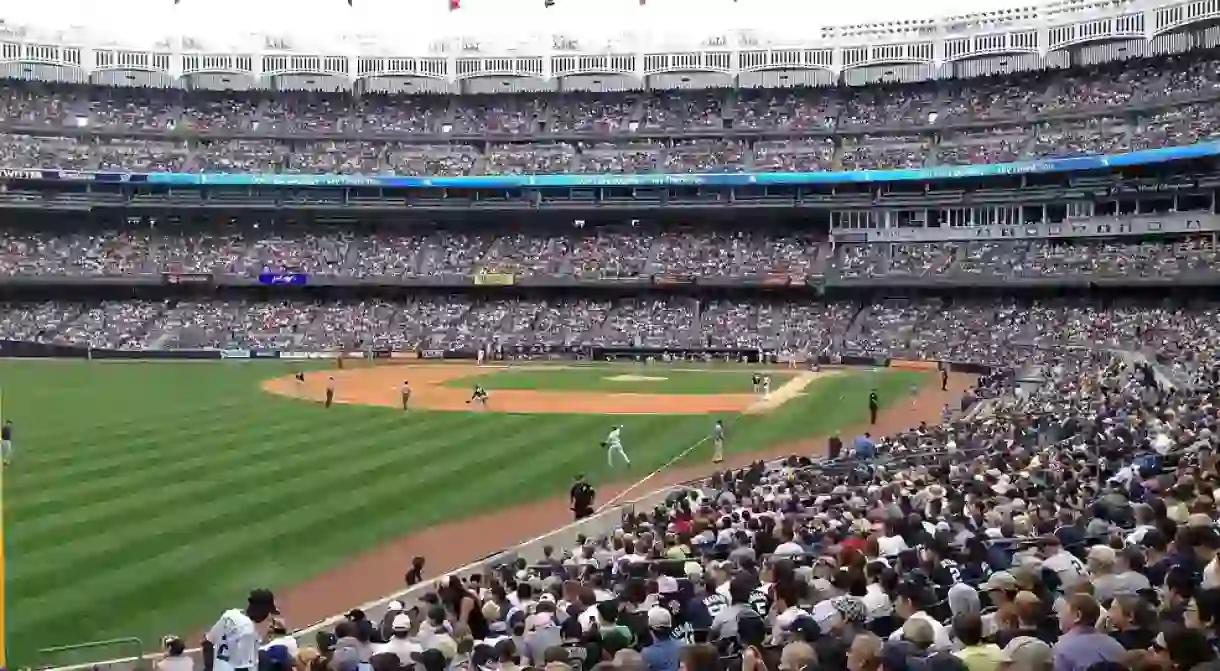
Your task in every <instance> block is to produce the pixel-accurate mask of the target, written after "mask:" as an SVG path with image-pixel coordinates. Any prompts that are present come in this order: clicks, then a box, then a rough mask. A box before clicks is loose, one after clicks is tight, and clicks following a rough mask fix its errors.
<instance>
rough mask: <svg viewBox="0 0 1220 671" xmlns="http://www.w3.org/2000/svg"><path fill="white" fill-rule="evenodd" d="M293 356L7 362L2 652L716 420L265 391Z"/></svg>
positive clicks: (815, 392)
mask: <svg viewBox="0 0 1220 671" xmlns="http://www.w3.org/2000/svg"><path fill="white" fill-rule="evenodd" d="M288 372H289V369H288V368H287V367H286V366H283V365H280V364H275V363H246V364H213V365H201V364H161V363H157V364H151V363H149V364H112V363H92V364H90V363H68V362H0V386H2V388H3V391H4V414H5V416H6V417H8V418H11V419H13V421H14V423H15V426H16V432H15V441H14V442H15V444H16V447H17V455H16V461H15V464H14V466H13V467H12V468H11V469H10V470H9V471H7V472H6V476H7V477H6V480H5V503H6V509H5V515H6V528H5V530H6V541H7V543H8V555H7V556H8V557H9V563H8V567H7V568H8V581H9V582H8V615H9V621H8V622H7V626H8V640H9V646H10V661H11V662H14V663H15V664H25V663H35V662H37V661H38V660H37V659H36V658H35V652H36V651H37V649H39V648H42V647H47V646H51V645H61V644H69V643H78V642H82V641H86V640H96V639H103V638H112V637H119V636H131V635H135V636H139V637H140V638H141V639H142V640H143V641H144V642H145V644H146V645H147V646H152V645H155V641H156V640H157V638H158V636H159V635H161V634H164V633H166V632H176V633H180V634H182V633H188V632H192V631H198V630H199V629H200V628H201V627H202V626H204V625H206V624H210V620H211V619H212V618H214V617H215V616H216V615H217V614H218V613H219V612H220V610H221V609H222V608H224V607H228V606H232V605H236V604H239V603H240V602H241V599H242V597H243V596H244V594H245V592H246V591H247V590H248V589H250V588H251V587H255V586H271V587H281V588H282V587H285V586H288V585H292V584H295V583H298V582H301V581H303V580H305V579H307V578H308V577H310V576H311V575H316V574H318V573H320V572H322V571H324V570H326V569H329V568H333V567H334V566H337V565H339V564H340V563H342V562H343V560H344V559H345V558H348V557H350V556H352V555H354V554H357V553H359V552H361V551H365V550H368V549H371V548H372V547H375V546H376V545H378V544H380V543H383V542H386V541H388V540H390V539H393V538H395V537H398V536H401V535H403V534H405V533H407V532H410V531H411V530H413V529H419V528H421V527H424V526H427V525H429V524H432V523H435V522H437V521H440V520H442V519H450V518H454V517H464V516H470V515H474V514H477V513H478V512H480V511H483V510H486V509H488V508H490V507H493V506H502V505H511V504H513V503H519V502H524V501H526V500H534V499H539V498H544V497H547V496H553V495H556V494H558V493H561V492H562V491H563V490H564V489H566V486H567V484H568V483H569V481H570V478H571V476H572V475H573V474H574V473H576V472H579V471H584V472H587V473H588V474H589V475H590V476H591V478H592V479H593V480H594V481H605V480H607V479H610V478H613V479H615V480H622V479H625V478H628V479H629V478H630V477H631V473H638V474H639V475H640V476H642V475H643V474H645V473H647V472H649V471H651V470H653V469H655V468H657V467H659V466H660V465H661V464H663V463H665V462H666V461H668V460H669V459H670V458H672V456H673V455H675V454H677V453H678V452H680V451H681V450H682V449H684V448H685V447H686V446H688V445H690V444H692V443H694V442H695V441H697V440H699V439H700V438H702V437H704V436H705V435H706V434H707V432H708V430H709V429H710V425H711V418H708V417H672V416H666V417H661V416H657V417H649V416H631V417H622V418H609V417H604V416H596V415H547V416H542V415H496V414H494V413H429V412H408V413H402V412H398V411H394V410H390V409H387V408H371V407H359V406H341V407H339V406H337V407H335V408H332V409H331V410H329V411H326V410H323V409H322V408H321V407H320V406H318V405H317V404H311V403H303V402H298V401H292V400H288V399H284V398H279V397H275V396H271V395H267V394H263V393H262V392H260V391H259V390H258V382H259V381H261V380H262V379H265V378H268V377H274V376H277V375H283V374H286V373H288ZM901 377H902V376H901V375H899V374H888V375H880V376H844V377H839V378H830V379H828V380H826V381H825V383H824V384H819V385H818V386H816V387H814V388H812V389H811V392H810V394H809V395H808V396H806V397H804V398H802V399H799V402H794V403H793V404H790V405H789V406H786V407H785V408H783V409H781V411H780V412H777V413H776V414H775V415H773V416H771V417H767V418H753V417H752V418H742V419H741V420H740V421H738V422H736V423H734V424H733V425H732V429H731V432H730V449H733V450H736V451H744V450H748V449H757V448H760V447H765V446H769V445H774V444H777V443H780V442H784V441H787V440H794V439H796V438H799V437H801V436H805V435H810V434H819V433H825V432H826V431H827V430H828V429H829V428H830V427H833V426H836V425H840V424H842V423H847V422H849V421H850V420H851V417H848V416H845V415H849V414H851V412H850V411H842V410H836V409H832V410H830V411H828V409H827V406H829V405H832V404H833V405H839V404H841V403H842V401H839V400H838V397H839V396H847V395H849V394H850V395H855V394H859V395H861V397H860V398H858V399H857V400H855V401H853V403H854V405H855V406H859V408H860V410H859V411H857V412H856V413H855V414H856V415H857V417H856V420H857V421H858V419H859V416H858V415H859V414H860V412H862V411H863V398H862V396H863V395H866V394H867V386H868V385H869V384H871V383H872V382H870V381H868V379H869V378H873V380H874V381H876V382H877V383H879V384H880V385H881V386H882V387H885V388H891V390H897V389H901V388H903V387H904V386H906V385H907V384H909V381H902V380H900V378H901ZM887 395H893V394H892V393H890V392H883V397H884V396H887ZM819 406H821V407H819ZM612 421H613V422H615V423H623V424H625V425H626V428H625V429H624V439H625V444H626V446H627V449H628V450H629V452H630V453H631V456H632V459H633V462H634V464H633V466H634V467H633V470H632V471H631V472H630V473H624V472H622V471H620V470H616V471H614V472H611V471H609V470H608V469H607V468H606V466H605V453H604V451H603V450H602V449H601V448H600V447H599V446H598V442H599V441H600V440H601V438H602V437H603V436H604V435H605V432H606V431H607V430H608V429H609V426H610V424H611V422H612ZM707 456H708V455H706V454H702V455H701V454H699V451H696V453H695V454H693V455H691V457H690V458H691V459H706V458H707ZM637 477H638V476H637ZM404 568H405V567H404ZM287 615H288V617H289V618H291V615H292V614H291V613H288V614H287ZM300 624H304V623H300Z"/></svg>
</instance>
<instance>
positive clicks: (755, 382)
mask: <svg viewBox="0 0 1220 671" xmlns="http://www.w3.org/2000/svg"><path fill="white" fill-rule="evenodd" d="M750 388H751V389H752V390H753V392H754V393H755V394H757V393H758V390H759V389H761V388H762V375H759V374H758V373H755V374H754V377H752V378H750Z"/></svg>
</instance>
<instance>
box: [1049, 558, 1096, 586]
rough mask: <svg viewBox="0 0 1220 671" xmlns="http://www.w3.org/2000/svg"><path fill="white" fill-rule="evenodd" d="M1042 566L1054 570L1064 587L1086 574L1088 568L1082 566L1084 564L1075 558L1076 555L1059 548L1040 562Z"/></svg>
mask: <svg viewBox="0 0 1220 671" xmlns="http://www.w3.org/2000/svg"><path fill="white" fill-rule="evenodd" d="M1042 568H1048V569H1050V570H1052V571H1054V572H1055V574H1056V575H1058V576H1059V582H1061V583H1063V586H1064V587H1065V588H1066V587H1071V586H1072V585H1075V584H1076V582H1077V581H1078V580H1080V577H1081V576H1084V575H1088V569H1086V568H1085V567H1084V564H1083V563H1082V562H1081V561H1080V560H1079V559H1077V558H1076V555H1073V554H1072V553H1070V552H1068V551H1066V550H1060V551H1059V552H1057V553H1055V554H1054V555H1052V556H1051V557H1048V558H1047V559H1046V561H1044V562H1042Z"/></svg>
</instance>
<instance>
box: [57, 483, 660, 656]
mask: <svg viewBox="0 0 1220 671" xmlns="http://www.w3.org/2000/svg"><path fill="white" fill-rule="evenodd" d="M680 488H681V486H680V485H678V486H670V487H665V488H662V489H658V490H656V491H653V492H651V493H649V494H645V495H644V496H642V497H640V498H637V499H634V500H632V501H625V502H620V503H616V504H615V505H613V506H611V507H609V508H607V509H605V510H602V511H600V512H598V513H597V514H595V515H593V516H592V517H588V518H585V519H583V520H580V521H578V522H573V523H572V524H569V525H567V526H564V527H560V528H558V529H555V530H553V531H550V532H547V533H546V534H544V535H542V536H538V537H537V538H533V539H530V540H528V541H525V542H524V543H521V544H519V545H516V546H514V547H511V548H508V549H505V550H502V551H500V552H497V553H495V554H493V555H491V556H489V557H485V558H483V559H480V560H478V561H475V562H472V563H470V564H467V565H465V566H463V567H461V568H458V569H455V570H453V571H450V572H448V573H446V574H444V575H443V576H438V577H437V578H435V579H429V580H426V581H425V582H423V583H421V584H419V585H415V586H413V587H409V588H407V589H404V590H401V591H398V592H395V593H394V594H389V595H386V596H384V597H381V598H379V599H377V600H375V601H370V602H368V603H364V604H361V605H360V606H357V607H358V608H360V609H361V610H363V611H364V612H365V614H366V615H367V616H368V618H369V619H370V620H371V621H373V622H379V621H380V620H381V619H382V618H383V617H384V616H385V613H386V610H387V606H388V605H389V602H390V601H394V600H398V601H402V602H403V603H404V604H405V605H406V606H407V607H408V608H410V607H411V606H412V605H416V604H418V603H420V601H421V598H422V597H423V596H424V594H426V593H428V592H430V591H434V590H435V585H436V583H437V582H438V581H440V580H444V579H445V578H448V577H449V576H453V575H460V576H465V575H471V574H476V573H482V572H483V570H484V569H486V568H489V567H492V566H497V565H499V564H502V563H505V562H507V561H512V560H514V559H516V558H517V557H524V558H525V559H526V560H527V561H531V562H532V561H538V560H540V559H542V556H543V555H542V548H543V546H546V545H551V546H556V547H562V546H564V545H567V544H570V543H571V542H572V541H573V540H574V539H575V537H576V536H577V535H578V534H584V535H585V536H588V537H591V538H596V537H598V536H603V535H607V534H610V533H611V532H613V531H614V530H615V529H616V528H617V527H618V526H619V524H620V522H621V521H622V517H623V514H624V513H629V512H634V510H635V506H637V505H639V506H641V507H642V508H643V509H652V508H653V507H655V506H656V505H658V504H660V503H662V502H663V501H664V500H665V497H666V496H667V495H668V494H669V493H670V492H672V491H674V490H675V489H680ZM343 619H344V616H343V615H336V616H334V617H330V618H327V619H325V620H322V621H321V622H316V623H314V624H311V625H309V626H308V627H305V628H304V629H301V630H299V631H297V632H295V633H294V634H293V635H294V636H295V637H296V639H297V641H298V643H299V644H300V645H302V646H312V645H314V640H313V639H314V635H315V634H316V632H318V631H319V630H321V629H328V628H332V627H334V625H335V624H337V623H338V622H340V621H342V620H343ZM119 641H128V642H134V643H135V644H136V647H135V654H132V655H129V656H127V657H119V658H114V659H106V660H103V661H94V662H74V663H70V664H66V665H57V666H43V667H40V668H46V669H54V671H93V670H96V671H140V670H141V669H143V668H145V666H146V664H145V663H146V662H147V663H152V662H155V661H156V660H158V659H160V657H161V655H160V654H150V655H147V656H145V655H144V654H143V653H142V645H141V644H140V641H139V639H134V638H132V639H118V640H117V641H116V640H110V641H92V642H88V643H80V644H77V645H70V646H63V647H59V648H49V649H48V650H44V651H42V653H45V654H54V653H59V652H67V651H72V650H95V649H97V648H105V647H111V646H114V645H116V644H117V643H118V642H119ZM187 654H188V655H190V656H191V657H193V658H194V659H195V662H196V665H197V667H198V668H202V666H201V664H202V662H201V660H200V650H199V649H198V648H192V649H190V650H188V651H187Z"/></svg>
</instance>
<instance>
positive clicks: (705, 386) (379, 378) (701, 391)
mask: <svg viewBox="0 0 1220 671" xmlns="http://www.w3.org/2000/svg"><path fill="white" fill-rule="evenodd" d="M608 372H610V371H607V370H606V368H605V367H602V366H584V367H579V366H510V367H496V368H490V367H479V366H473V365H453V364H443V365H436V364H434V365H429V364H398V365H384V366H377V367H371V368H359V369H349V370H328V371H315V372H310V373H307V374H306V377H305V381H304V382H303V383H302V382H297V381H296V380H294V379H292V378H291V377H284V378H276V379H274V380H269V381H267V382H266V383H264V385H263V388H264V389H265V390H266V391H268V392H271V393H275V394H280V395H283V396H289V397H293V398H300V399H306V400H313V401H321V400H322V399H323V398H324V397H325V390H326V385H327V380H328V378H329V377H331V376H333V377H334V380H335V402H336V403H342V404H357V405H361V404H362V405H377V406H386V407H394V408H400V407H401V405H402V397H401V389H402V387H403V384H404V383H407V384H409V385H410V388H411V397H410V408H411V409H413V410H439V411H451V412H499V413H574V414H606V415H616V414H674V415H689V414H709V413H717V414H736V413H747V414H763V413H766V412H770V411H771V410H774V409H776V408H778V407H780V406H782V405H783V404H784V403H786V402H788V401H790V400H792V399H793V398H796V397H798V396H799V395H801V393H802V391H803V390H804V389H805V388H806V387H807V386H808V385H809V384H811V383H812V382H813V381H814V380H816V379H818V378H819V377H822V376H826V375H833V374H836V373H837V371H827V372H822V373H812V372H804V373H796V372H790V373H781V372H771V373H770V374H771V375H772V377H773V378H774V380H775V381H774V383H773V386H772V392H771V394H770V395H768V396H766V397H761V396H759V395H758V394H755V393H753V392H752V391H751V389H750V377H751V376H752V374H753V373H754V371H753V370H750V369H745V368H742V369H734V370H697V369H681V370H672V371H669V370H667V371H664V374H660V373H661V372H660V371H657V372H652V371H650V373H649V374H641V373H634V372H624V373H617V372H614V373H612V374H607V373H608ZM476 385H478V386H482V387H484V388H485V389H487V391H488V393H489V396H490V400H489V402H488V404H487V407H486V408H482V407H479V406H472V405H471V404H469V403H468V401H469V400H470V397H471V394H472V390H473V389H474V387H475V386H476Z"/></svg>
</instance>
